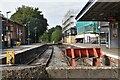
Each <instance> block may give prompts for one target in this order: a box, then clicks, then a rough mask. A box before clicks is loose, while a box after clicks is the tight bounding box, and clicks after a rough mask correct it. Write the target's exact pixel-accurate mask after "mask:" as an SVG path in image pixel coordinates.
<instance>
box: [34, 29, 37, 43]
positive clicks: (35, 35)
mask: <svg viewBox="0 0 120 80" xmlns="http://www.w3.org/2000/svg"><path fill="white" fill-rule="evenodd" d="M34 29H35V43H36V35H37V34H36V29H37V27H35V28H34Z"/></svg>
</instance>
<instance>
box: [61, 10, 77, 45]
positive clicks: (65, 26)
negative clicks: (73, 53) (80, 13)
mask: <svg viewBox="0 0 120 80" xmlns="http://www.w3.org/2000/svg"><path fill="white" fill-rule="evenodd" d="M76 13H77V11H76V10H69V11H68V12H67V14H66V15H65V16H64V18H63V20H62V33H63V42H65V43H74V42H76V41H75V35H76V28H75V26H76V21H75V15H76Z"/></svg>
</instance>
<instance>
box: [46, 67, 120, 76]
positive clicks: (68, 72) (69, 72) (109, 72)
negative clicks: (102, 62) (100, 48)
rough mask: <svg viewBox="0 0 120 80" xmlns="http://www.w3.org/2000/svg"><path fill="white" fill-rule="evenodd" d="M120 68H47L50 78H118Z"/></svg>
mask: <svg viewBox="0 0 120 80" xmlns="http://www.w3.org/2000/svg"><path fill="white" fill-rule="evenodd" d="M118 70H119V71H120V68H118V67H107V66H105V67H51V66H49V67H47V68H46V71H47V73H48V75H49V77H50V78H118Z"/></svg>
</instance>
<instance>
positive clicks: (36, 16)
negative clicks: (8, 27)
mask: <svg viewBox="0 0 120 80" xmlns="http://www.w3.org/2000/svg"><path fill="white" fill-rule="evenodd" d="M11 19H12V20H14V21H16V22H17V23H20V24H27V26H28V27H29V29H30V38H31V39H32V41H34V40H35V30H34V28H35V27H37V31H36V34H37V37H36V39H37V41H38V38H39V36H41V35H43V33H44V32H45V31H46V30H47V26H48V24H47V19H45V18H44V16H43V14H42V11H39V8H33V7H28V6H24V5H23V6H22V7H19V8H18V9H17V10H16V12H15V13H14V14H13V15H12V16H11ZM28 22H30V23H28ZM27 29H28V28H26V33H27V31H28V30H27Z"/></svg>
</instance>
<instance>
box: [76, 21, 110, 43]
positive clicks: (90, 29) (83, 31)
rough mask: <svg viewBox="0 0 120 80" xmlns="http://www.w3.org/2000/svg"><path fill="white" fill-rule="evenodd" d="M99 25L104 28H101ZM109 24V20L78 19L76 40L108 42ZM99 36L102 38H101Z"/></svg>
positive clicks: (82, 41)
mask: <svg viewBox="0 0 120 80" xmlns="http://www.w3.org/2000/svg"><path fill="white" fill-rule="evenodd" d="M99 26H100V27H104V28H100V29H99ZM108 26H109V23H108V22H98V21H78V22H76V29H77V35H76V42H77V43H93V44H97V43H99V41H101V43H104V44H105V43H106V42H107V36H108V28H107V27H108ZM99 38H101V39H100V40H99Z"/></svg>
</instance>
